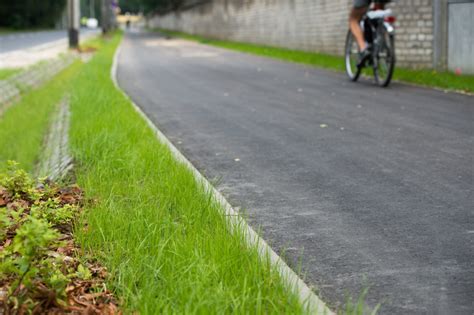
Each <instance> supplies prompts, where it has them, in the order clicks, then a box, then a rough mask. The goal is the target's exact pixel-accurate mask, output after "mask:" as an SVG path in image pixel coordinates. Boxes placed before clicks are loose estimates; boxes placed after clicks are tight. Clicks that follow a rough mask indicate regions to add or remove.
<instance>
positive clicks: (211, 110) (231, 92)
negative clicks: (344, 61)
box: [118, 33, 474, 314]
mask: <svg viewBox="0 0 474 315" xmlns="http://www.w3.org/2000/svg"><path fill="white" fill-rule="evenodd" d="M118 81H119V84H120V86H121V87H122V88H123V89H124V90H125V91H126V92H127V93H128V94H129V95H130V96H131V97H132V99H133V100H134V101H135V102H136V103H137V104H138V105H139V106H140V107H141V108H142V109H143V110H144V112H145V113H146V114H147V115H148V116H149V117H150V119H151V120H152V121H154V122H155V123H156V124H157V126H158V127H159V128H160V129H161V130H162V131H163V132H164V133H165V135H166V136H167V137H168V138H169V139H170V140H171V141H172V142H173V143H174V144H175V145H176V146H177V147H178V148H179V149H180V150H182V152H183V153H184V155H185V156H186V157H187V158H189V160H191V162H192V163H193V164H194V165H196V166H197V168H198V169H199V170H200V171H201V172H203V173H204V174H205V175H206V177H207V178H208V179H213V180H215V182H216V186H217V188H218V189H219V190H220V191H221V192H223V194H224V195H225V196H226V197H227V198H228V200H229V201H230V203H231V204H232V205H233V206H235V207H237V208H240V209H244V211H245V212H246V213H247V214H248V216H249V218H248V221H249V223H250V224H251V225H252V226H253V227H254V228H256V229H258V227H260V228H261V230H262V233H263V236H264V238H265V239H266V240H267V241H268V242H269V243H270V245H271V246H272V247H273V248H274V249H275V250H276V251H277V252H281V250H282V249H286V250H285V256H286V257H287V259H286V260H287V261H288V262H289V264H290V265H291V266H293V267H295V266H297V265H298V261H299V259H301V265H302V268H303V271H304V273H305V274H306V281H307V283H309V284H311V285H314V286H317V287H318V289H319V294H320V296H321V297H322V298H323V299H324V300H326V301H328V302H329V304H330V305H333V306H337V305H341V304H343V303H344V302H345V301H346V298H347V296H348V295H351V296H353V297H356V298H357V295H358V294H359V293H360V292H361V290H362V289H363V288H364V287H366V286H367V285H368V286H370V293H369V295H368V299H367V301H368V304H369V305H371V306H375V305H376V304H377V303H379V302H383V306H382V309H381V313H382V314H411V313H417V314H471V313H473V312H474V305H473V301H474V299H473V292H474V264H473V263H472V262H473V261H474V214H473V207H472V205H473V201H474V200H473V194H472V188H473V185H472V184H473V167H474V166H473V165H474V164H473V153H474V152H473V144H474V126H473V116H474V115H473V114H474V102H473V100H474V98H472V97H470V96H465V95H459V94H454V93H443V92H440V91H434V90H430V89H423V88H417V87H411V86H407V85H400V84H393V85H392V86H391V87H390V88H388V89H381V88H378V87H376V86H374V85H373V84H372V83H370V82H368V81H364V80H363V82H361V83H357V84H354V83H350V82H348V81H347V79H346V78H345V76H344V75H343V74H339V73H333V72H329V71H324V70H318V69H314V68H309V67H305V66H301V65H296V64H291V63H285V62H280V61H276V60H271V59H266V58H262V57H256V56H252V55H247V54H242V53H237V52H232V51H226V50H222V49H218V48H213V47H209V46H204V45H199V44H196V43H193V42H188V41H182V40H167V39H165V38H161V37H159V36H158V35H156V34H149V33H141V34H127V36H126V38H125V39H124V42H123V44H122V52H121V55H120V57H119V67H118Z"/></svg>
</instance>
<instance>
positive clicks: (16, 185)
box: [0, 161, 33, 199]
mask: <svg viewBox="0 0 474 315" xmlns="http://www.w3.org/2000/svg"><path fill="white" fill-rule="evenodd" d="M0 185H1V186H3V187H4V188H6V190H7V191H8V192H9V193H10V194H12V195H13V197H14V198H16V199H18V198H22V197H23V196H25V195H29V194H30V193H32V191H33V189H32V185H33V181H32V180H31V178H30V176H29V175H28V173H27V172H25V171H24V170H22V169H19V168H18V163H17V162H15V161H7V169H6V174H2V175H1V176H0Z"/></svg>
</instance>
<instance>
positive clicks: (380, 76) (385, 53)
mask: <svg viewBox="0 0 474 315" xmlns="http://www.w3.org/2000/svg"><path fill="white" fill-rule="evenodd" d="M377 37H378V38H377V46H376V51H375V52H374V56H373V66H374V77H375V82H376V83H377V84H378V85H379V86H382V87H386V86H388V85H389V84H390V81H391V80H392V76H393V71H394V70H395V38H394V36H393V34H389V33H388V32H387V30H386V29H385V27H382V28H380V30H379V32H378V34H377Z"/></svg>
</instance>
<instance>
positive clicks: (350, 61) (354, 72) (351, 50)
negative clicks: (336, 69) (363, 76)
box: [344, 30, 361, 81]
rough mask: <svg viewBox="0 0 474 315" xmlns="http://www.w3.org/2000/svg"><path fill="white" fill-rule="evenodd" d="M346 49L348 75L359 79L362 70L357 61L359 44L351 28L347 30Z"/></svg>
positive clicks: (354, 79) (353, 78)
mask: <svg viewBox="0 0 474 315" xmlns="http://www.w3.org/2000/svg"><path fill="white" fill-rule="evenodd" d="M344 51H345V63H346V73H347V76H348V77H349V79H351V80H352V81H357V79H359V76H360V71H361V69H360V68H359V67H357V62H358V61H359V47H358V46H357V42H356V40H355V38H354V35H352V32H351V30H349V31H348V32H347V37H346V47H345V50H344Z"/></svg>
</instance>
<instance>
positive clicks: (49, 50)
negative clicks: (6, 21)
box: [0, 29, 100, 68]
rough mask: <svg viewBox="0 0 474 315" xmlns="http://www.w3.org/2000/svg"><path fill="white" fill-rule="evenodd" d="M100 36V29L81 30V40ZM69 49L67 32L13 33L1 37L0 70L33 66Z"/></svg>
mask: <svg viewBox="0 0 474 315" xmlns="http://www.w3.org/2000/svg"><path fill="white" fill-rule="evenodd" d="M98 34H100V30H99V29H95V30H92V29H81V30H80V40H81V41H83V40H86V39H87V38H90V37H91V36H94V35H98ZM67 48H68V38H67V31H66V30H54V31H38V32H13V33H9V34H3V35H0V68H16V67H25V66H29V65H32V64H34V63H36V62H38V61H41V60H44V59H50V58H54V57H56V56H57V55H58V54H60V53H61V52H65V51H66V50H67Z"/></svg>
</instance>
